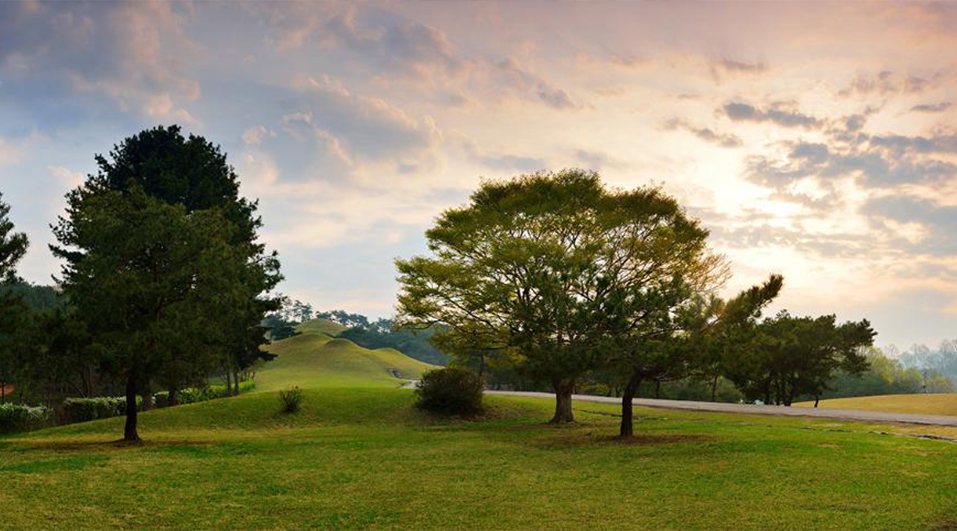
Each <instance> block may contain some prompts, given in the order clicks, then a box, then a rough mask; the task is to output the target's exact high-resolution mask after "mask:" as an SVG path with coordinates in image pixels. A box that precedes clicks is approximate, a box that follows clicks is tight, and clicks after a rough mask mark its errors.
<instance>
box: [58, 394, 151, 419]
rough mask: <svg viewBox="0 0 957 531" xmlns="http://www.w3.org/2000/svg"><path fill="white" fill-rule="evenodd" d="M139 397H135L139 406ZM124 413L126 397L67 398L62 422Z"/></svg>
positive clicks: (116, 415) (64, 402)
mask: <svg viewBox="0 0 957 531" xmlns="http://www.w3.org/2000/svg"><path fill="white" fill-rule="evenodd" d="M140 402H141V399H140V397H136V406H137V407H139V405H140ZM125 414H126V398H125V397H122V396H119V397H111V396H98V397H96V398H67V399H66V400H64V401H63V414H62V417H63V418H62V419H61V420H62V423H63V424H73V423H75V422H87V421H89V420H96V419H106V418H110V417H119V416H121V415H125Z"/></svg>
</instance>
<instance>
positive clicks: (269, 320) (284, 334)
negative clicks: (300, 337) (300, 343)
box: [262, 313, 300, 341]
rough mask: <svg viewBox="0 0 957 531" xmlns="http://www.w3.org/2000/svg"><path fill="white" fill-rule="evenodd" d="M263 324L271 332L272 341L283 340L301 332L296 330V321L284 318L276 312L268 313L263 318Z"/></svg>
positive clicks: (270, 338)
mask: <svg viewBox="0 0 957 531" xmlns="http://www.w3.org/2000/svg"><path fill="white" fill-rule="evenodd" d="M262 326H263V328H265V329H266V331H267V332H268V333H269V340H270V341H281V340H283V339H288V338H290V337H292V336H294V335H297V334H299V333H300V332H299V331H298V330H296V327H295V323H293V322H291V321H287V320H285V319H283V318H282V316H280V315H279V314H276V313H271V314H269V315H267V316H266V318H265V319H263V322H262Z"/></svg>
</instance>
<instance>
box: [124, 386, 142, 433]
mask: <svg viewBox="0 0 957 531" xmlns="http://www.w3.org/2000/svg"><path fill="white" fill-rule="evenodd" d="M136 384H137V382H136V376H135V375H133V374H130V375H129V376H127V377H126V427H125V428H124V430H123V440H124V441H128V442H137V441H139V440H140V435H139V433H137V431H136V387H137V386H136Z"/></svg>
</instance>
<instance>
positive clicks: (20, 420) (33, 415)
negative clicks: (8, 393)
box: [0, 404, 53, 433]
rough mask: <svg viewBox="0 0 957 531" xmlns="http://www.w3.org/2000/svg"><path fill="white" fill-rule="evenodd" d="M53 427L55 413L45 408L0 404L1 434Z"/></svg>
mask: <svg viewBox="0 0 957 531" xmlns="http://www.w3.org/2000/svg"><path fill="white" fill-rule="evenodd" d="M51 425H53V411H52V410H51V409H50V408H46V407H43V406H38V407H30V406H22V405H20V404H0V433H14V432H18V431H30V430H38V429H40V428H45V427H47V426H51Z"/></svg>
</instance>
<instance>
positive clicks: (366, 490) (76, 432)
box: [0, 337, 957, 530]
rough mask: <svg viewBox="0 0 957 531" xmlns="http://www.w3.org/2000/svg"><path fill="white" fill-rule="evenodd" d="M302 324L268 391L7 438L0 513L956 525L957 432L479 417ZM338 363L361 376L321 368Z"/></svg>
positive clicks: (688, 418) (251, 525)
mask: <svg viewBox="0 0 957 531" xmlns="http://www.w3.org/2000/svg"><path fill="white" fill-rule="evenodd" d="M295 339H296V338H293V339H291V340H289V343H286V344H285V345H282V346H281V347H282V350H283V352H282V353H281V355H280V360H282V359H283V356H288V357H286V358H285V365H283V364H278V365H275V366H272V367H270V366H267V369H265V370H264V371H262V372H261V373H260V375H259V376H258V377H257V380H258V381H260V388H259V391H257V392H255V393H249V394H246V395H242V396H239V397H235V398H230V399H222V400H216V401H211V402H205V403H200V404H193V405H189V406H181V407H177V408H171V409H164V410H158V411H151V412H148V413H145V414H143V415H142V417H141V421H140V424H141V435H142V436H143V437H144V438H145V439H146V441H147V442H146V443H144V444H141V445H135V446H127V445H122V444H117V443H115V442H113V441H115V440H116V439H117V438H119V436H120V434H121V432H122V423H123V419H122V418H114V419H107V420H103V421H96V422H90V423H84V424H77V425H72V426H64V427H61V428H55V429H50V430H44V431H40V432H33V433H27V434H21V435H19V436H14V437H6V438H0V481H2V482H3V488H0V529H51V528H58V529H59V528H69V529H289V528H293V529H330V528H334V529H483V530H484V529H649V528H650V529H945V528H951V527H953V526H954V524H955V522H957V489H954V488H953V486H954V485H955V483H957V467H955V466H954V465H953V464H954V463H955V462H957V445H954V444H951V443H947V442H943V441H939V440H924V439H918V438H913V437H905V436H903V434H905V433H907V432H906V431H904V430H901V429H899V428H900V427H897V426H878V425H871V424H858V423H848V422H833V421H823V420H819V419H791V418H779V417H764V416H757V415H730V414H708V413H700V412H678V411H666V410H651V409H642V408H639V409H637V412H638V414H639V415H640V416H641V419H640V420H639V422H638V424H637V427H636V431H637V432H638V433H640V436H639V437H638V438H637V439H636V440H635V441H634V442H633V443H628V444H625V443H622V442H621V441H618V440H617V439H616V438H615V437H614V434H615V433H616V432H617V419H616V418H614V417H612V416H610V415H613V414H615V413H616V412H617V408H616V407H615V406H614V405H611V404H595V403H576V415H577V416H578V420H579V422H578V423H577V424H576V425H574V426H568V427H555V426H549V425H547V424H545V423H544V421H545V420H547V419H548V418H549V416H550V413H551V409H552V407H553V405H552V403H551V401H549V400H541V399H530V398H513V397H498V396H496V397H489V398H488V399H487V403H488V405H489V412H488V413H487V414H486V416H485V417H483V418H480V419H474V420H470V421H465V420H461V419H458V420H457V419H451V420H449V419H439V418H435V417H431V416H429V415H427V414H425V413H423V412H421V411H419V410H417V409H415V408H414V407H413V401H414V395H413V393H412V392H411V391H409V390H407V389H397V388H395V382H398V380H395V379H393V380H392V381H391V382H389V381H388V380H379V379H378V376H376V377H375V379H373V380H372V381H366V382H365V383H361V382H360V383H361V385H359V384H357V385H356V386H353V387H350V386H348V385H346V384H347V383H349V382H354V381H357V379H358V378H359V377H358V376H355V374H356V373H355V370H354V369H352V368H351V367H353V366H352V365H349V364H348V363H346V361H337V362H336V364H329V363H328V359H326V358H322V357H317V356H312V357H307V356H309V355H310V353H311V354H313V355H314V354H317V353H318V352H319V351H321V350H323V349H324V348H326V347H328V346H329V345H330V344H332V341H333V340H332V339H330V338H328V337H326V338H321V337H320V338H319V340H314V341H313V342H312V343H311V345H313V346H309V345H308V344H306V342H305V341H306V340H307V339H308V338H304V339H299V340H298V341H295ZM316 345H318V346H319V349H318V350H316V349H315V348H314V347H315V346H316ZM332 346H333V347H336V344H332ZM294 347H295V348H294ZM337 348H339V347H337ZM342 348H343V349H345V348H346V346H342ZM350 352H355V351H353V350H350ZM338 354H340V355H342V356H345V355H346V353H345V352H344V351H343V352H339V353H338ZM365 355H366V354H365V353H359V354H356V356H357V357H358V356H365ZM280 360H277V361H276V362H272V363H278V362H279V361H280ZM307 360H311V361H307ZM393 361H395V360H393ZM340 362H341V363H344V364H345V365H342V366H340V365H338V363H340ZM356 363H358V362H356ZM362 363H365V362H362ZM317 367H319V368H317ZM331 368H341V369H342V371H343V372H344V373H345V374H350V376H348V377H345V376H336V375H334V374H326V375H325V376H323V375H322V374H323V373H324V372H325V371H328V370H331ZM350 371H351V372H350ZM295 374H299V375H301V379H300V380H296V377H295V376H294V375H295ZM294 382H298V385H300V386H302V387H304V394H305V402H304V406H303V409H302V411H300V412H299V413H297V414H294V415H285V414H281V413H279V403H278V400H277V392H276V391H275V388H279V387H282V386H285V385H288V384H290V383H294ZM271 389H272V390H271ZM895 433H897V434H895Z"/></svg>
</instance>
